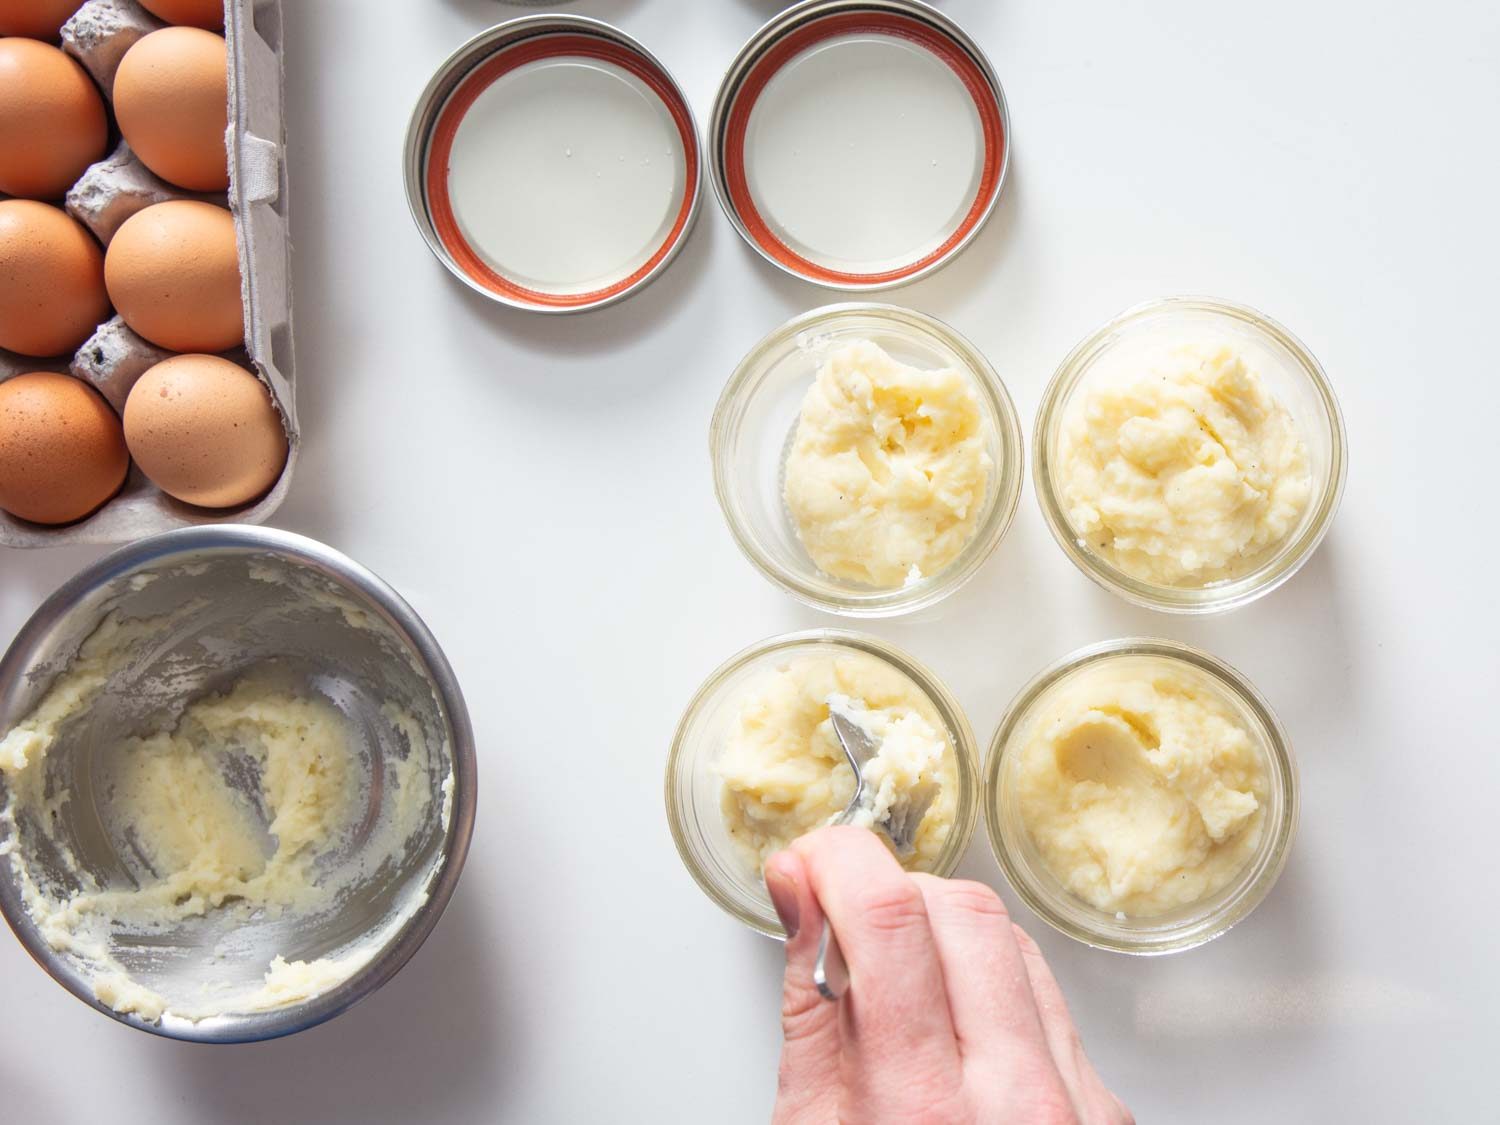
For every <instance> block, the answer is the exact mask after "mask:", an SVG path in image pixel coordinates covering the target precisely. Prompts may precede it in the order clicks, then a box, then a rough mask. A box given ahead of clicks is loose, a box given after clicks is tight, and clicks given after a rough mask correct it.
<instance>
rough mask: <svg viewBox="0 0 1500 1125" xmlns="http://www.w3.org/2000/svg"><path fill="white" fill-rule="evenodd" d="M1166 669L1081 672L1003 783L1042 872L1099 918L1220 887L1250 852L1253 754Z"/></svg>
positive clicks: (1189, 682)
mask: <svg viewBox="0 0 1500 1125" xmlns="http://www.w3.org/2000/svg"><path fill="white" fill-rule="evenodd" d="M1222 690H1223V689H1221V688H1219V687H1218V686H1217V685H1215V684H1214V683H1213V682H1212V681H1210V680H1208V679H1207V678H1206V677H1205V676H1204V675H1203V674H1202V673H1200V672H1197V671H1196V670H1195V669H1192V668H1190V667H1188V666H1186V665H1182V664H1180V663H1178V662H1176V661H1172V660H1164V659H1161V658H1154V657H1123V658H1117V659H1114V660H1108V661H1102V662H1099V663H1095V664H1092V665H1088V666H1086V667H1084V668H1083V669H1081V670H1080V671H1079V672H1078V673H1077V674H1075V675H1074V676H1073V677H1072V678H1071V679H1068V680H1064V681H1062V682H1061V684H1060V685H1059V686H1058V687H1057V688H1055V689H1054V690H1053V692H1052V693H1051V694H1050V695H1048V696H1044V697H1043V699H1042V700H1041V701H1040V703H1039V705H1038V710H1037V712H1036V714H1035V715H1034V716H1033V717H1032V719H1031V720H1030V722H1029V724H1028V727H1027V728H1026V730H1025V731H1024V732H1023V733H1022V738H1023V740H1024V741H1023V744H1022V747H1021V751H1020V755H1021V756H1020V760H1019V762H1018V765H1017V773H1016V775H1015V783H1016V786H1017V790H1016V791H1017V796H1018V799H1019V807H1020V812H1021V820H1022V823H1023V824H1024V825H1025V827H1026V831H1027V832H1028V833H1029V834H1030V836H1031V839H1032V842H1033V843H1034V844H1035V845H1036V847H1037V850H1038V851H1039V852H1040V854H1041V857H1042V860H1043V862H1044V863H1045V864H1046V865H1047V868H1048V869H1049V870H1050V871H1051V872H1052V874H1053V875H1055V876H1056V877H1057V879H1058V880H1059V881H1060V882H1061V883H1062V884H1063V885H1064V886H1065V887H1067V889H1068V890H1069V891H1071V892H1072V893H1073V894H1075V895H1077V896H1078V897H1079V898H1081V899H1083V900H1084V901H1085V902H1087V903H1089V904H1090V905H1092V906H1095V907H1098V908H1099V909H1100V910H1106V911H1110V912H1111V913H1122V914H1125V915H1127V916H1133V917H1151V916H1154V915H1158V914H1165V913H1167V912H1168V911H1171V910H1175V909H1177V908H1178V907H1182V906H1187V905H1190V904H1192V903H1195V902H1198V901H1200V900H1202V899H1205V898H1208V897H1209V896H1211V895H1213V894H1215V893H1217V892H1218V891H1220V890H1222V889H1223V888H1224V887H1226V886H1228V885H1229V884H1230V883H1231V882H1232V881H1233V880H1234V879H1235V877H1236V876H1238V875H1239V873H1240V872H1241V871H1242V870H1243V869H1244V867H1245V865H1246V864H1247V863H1248V862H1249V861H1250V859H1251V858H1252V857H1253V856H1254V854H1255V851H1256V849H1257V847H1258V846H1259V845H1260V838H1261V831H1262V822H1263V820H1264V818H1265V804H1266V800H1267V768H1266V760H1265V752H1264V750H1263V748H1262V747H1261V746H1260V745H1259V744H1258V743H1257V740H1256V738H1255V737H1254V736H1253V735H1252V734H1251V733H1250V731H1248V730H1246V729H1245V726H1244V724H1243V723H1242V721H1241V720H1240V718H1239V717H1238V716H1237V715H1236V714H1235V712H1234V711H1233V710H1232V709H1231V707H1230V705H1229V703H1228V702H1227V700H1225V699H1224V698H1223V697H1222V696H1221V694H1220V693H1221V692H1222Z"/></svg>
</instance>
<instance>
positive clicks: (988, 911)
mask: <svg viewBox="0 0 1500 1125" xmlns="http://www.w3.org/2000/svg"><path fill="white" fill-rule="evenodd" d="M943 897H944V898H945V899H946V900H947V903H948V905H949V906H951V907H953V908H955V909H956V910H958V911H961V912H963V913H965V914H972V915H974V916H975V917H976V918H979V919H982V920H986V921H997V922H1009V921H1010V912H1009V911H1008V910H1006V909H1005V903H1004V902H1002V901H1001V900H1000V896H999V895H998V894H996V893H995V889H994V888H993V887H987V886H985V885H984V884H983V883H976V882H974V881H972V880H970V879H956V880H953V881H952V882H950V883H949V884H948V886H947V888H946V889H945V891H944V894H943Z"/></svg>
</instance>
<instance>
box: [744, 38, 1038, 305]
mask: <svg viewBox="0 0 1500 1125" xmlns="http://www.w3.org/2000/svg"><path fill="white" fill-rule="evenodd" d="M961 40H962V33H960V32H958V31H957V29H956V28H952V27H951V26H950V25H949V24H947V22H946V21H945V20H943V19H941V17H937V16H933V15H919V14H917V13H907V12H898V11H890V10H886V9H879V10H874V11H865V10H862V9H861V10H852V11H840V12H835V13H832V14H829V15H826V16H822V17H819V18H815V19H812V20H808V21H802V22H798V21H797V20H791V19H789V21H788V25H787V27H785V28H784V29H782V30H781V31H780V32H779V33H774V34H772V35H771V37H770V38H769V39H768V40H767V41H766V42H764V43H762V44H757V45H756V47H755V48H754V50H755V51H756V54H755V55H754V57H753V58H752V59H751V61H750V62H749V63H748V65H746V66H745V67H744V69H743V70H742V72H741V73H740V76H739V78H738V85H737V87H736V88H735V90H734V93H733V95H732V97H731V100H730V102H729V104H728V108H727V110H726V111H725V112H724V114H723V117H722V119H721V120H720V122H719V128H718V129H716V141H715V143H716V144H717V145H718V147H719V154H720V161H721V170H722V173H723V179H724V183H723V187H724V188H725V192H724V194H725V197H726V207H728V209H729V210H730V212H731V215H732V216H733V217H734V218H735V219H736V220H737V225H738V226H740V228H741V233H742V234H744V236H745V237H746V238H747V239H748V240H749V241H750V242H751V244H752V245H754V246H755V247H756V248H757V249H759V250H760V251H761V253H763V254H764V255H765V256H766V257H768V258H770V259H771V260H772V261H774V262H776V263H777V264H779V265H781V266H782V267H784V268H786V269H787V270H789V271H790V272H792V273H796V274H799V275H800V276H803V277H806V278H808V279H809V280H812V281H818V282H822V283H824V284H829V285H833V286H836V287H841V288H851V289H858V288H879V287H881V286H883V285H891V284H896V283H899V282H900V281H903V280H907V279H909V278H911V277H914V276H916V275H917V274H920V273H922V272H925V271H926V270H927V269H929V268H931V267H933V266H934V265H935V264H937V263H939V262H941V261H943V260H945V259H946V258H947V257H948V256H950V255H951V254H953V253H956V252H957V250H958V249H959V248H960V247H962V246H963V245H964V244H965V243H966V242H967V241H968V239H969V238H970V237H972V235H973V233H974V231H975V230H976V229H977V228H978V226H979V225H980V224H981V223H982V222H983V221H984V219H985V218H986V217H987V216H988V214H989V212H990V210H991V208H992V207H993V204H994V201H995V199H996V198H997V197H998V195H999V191H1000V184H1001V180H1002V178H1003V174H1004V167H1005V156H1006V149H1007V144H1008V138H1007V136H1006V125H1005V110H1004V106H1003V102H1002V99H1001V95H1000V93H999V90H998V87H997V85H996V84H995V83H994V81H993V79H992V78H991V77H990V75H989V71H988V66H987V64H984V63H983V62H982V59H981V58H980V57H979V56H978V55H977V54H976V53H974V52H973V51H972V50H971V49H970V48H969V47H968V46H967V45H966V44H965V42H963V41H961Z"/></svg>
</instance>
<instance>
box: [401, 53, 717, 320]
mask: <svg viewBox="0 0 1500 1125" xmlns="http://www.w3.org/2000/svg"><path fill="white" fill-rule="evenodd" d="M564 56H566V57H570V58H586V59H599V60H601V61H602V62H607V63H612V64H614V65H615V66H618V67H619V68H620V69H622V70H625V71H628V72H629V73H630V74H633V75H634V76H635V77H636V78H639V79H640V80H641V81H642V82H644V83H645V84H646V85H647V86H648V87H649V88H650V89H651V91H652V92H653V93H654V94H656V96H657V97H658V98H660V99H661V101H662V104H663V105H665V106H666V107H667V111H668V112H669V113H671V115H672V120H673V121H674V122H676V124H677V133H678V136H679V137H681V139H682V154H683V163H684V165H685V166H686V169H687V179H686V182H685V185H684V187H685V190H684V191H683V195H682V206H681V208H679V209H678V212H677V219H676V221H675V222H674V223H673V225H672V229H671V231H670V232H669V233H668V234H667V237H666V240H665V241H663V243H662V244H661V246H660V247H659V248H658V249H657V251H656V253H654V254H652V255H651V257H650V258H649V259H648V260H647V261H646V263H645V264H644V265H642V266H641V267H640V268H639V269H637V270H636V271H635V272H634V273H632V274H631V275H630V276H629V277H626V278H622V279H621V280H619V281H617V282H615V283H614V284H613V285H609V286H606V287H605V288H603V289H595V290H593V291H592V292H588V293H565V294H560V293H545V292H542V291H541V290H537V289H531V288H528V287H526V286H524V285H518V284H516V283H515V282H514V281H511V280H510V279H509V278H507V277H505V276H503V275H502V274H499V273H497V272H496V271H495V270H494V269H492V268H491V267H490V266H489V264H488V263H486V262H485V261H484V260H483V259H482V258H480V256H479V255H478V254H477V253H476V252H475V250H474V248H473V247H472V246H470V245H469V241H468V239H466V238H465V237H464V235H463V231H462V230H461V229H460V228H459V225H458V219H457V217H456V216H455V215H454V213H453V202H452V200H451V199H450V198H449V195H448V162H449V160H450V158H451V157H452V154H453V138H454V137H455V136H456V135H457V133H458V127H459V126H460V125H461V124H462V123H463V119H464V116H465V115H466V114H467V113H468V112H469V109H470V107H471V106H473V104H474V101H475V99H476V98H478V97H479V95H480V94H482V93H484V91H485V90H487V89H489V88H490V86H492V85H494V84H495V82H496V81H498V80H499V79H500V78H502V77H504V76H505V75H506V74H509V73H510V72H511V71H513V70H515V69H516V68H517V67H521V66H525V65H526V64H527V63H532V62H537V61H538V60H541V59H550V58H560V57H564ZM426 172H427V175H426V182H427V211H428V214H429V215H430V216H431V217H432V225H433V229H434V230H436V231H437V236H438V239H439V241H441V242H442V244H443V249H445V250H446V251H448V253H449V255H450V256H451V257H452V258H453V260H454V261H455V262H456V263H457V264H458V266H459V268H460V269H461V270H463V272H464V273H465V274H467V275H468V276H469V277H470V278H471V279H473V280H474V281H476V282H478V283H479V284H480V285H482V286H484V287H485V288H486V289H489V290H491V291H493V292H495V293H498V294H500V295H501V296H502V297H507V298H509V299H510V300H512V301H517V302H520V303H524V304H529V305H537V306H541V307H544V308H558V309H566V308H577V307H579V306H582V305H592V304H596V303H598V302H600V301H605V300H608V299H609V298H611V297H617V296H619V295H620V294H621V293H624V292H625V291H626V290H628V289H631V288H632V287H634V286H635V285H637V284H639V283H640V282H641V281H643V280H644V279H645V278H646V277H648V276H650V274H651V272H652V271H653V270H654V269H656V267H657V266H659V265H660V264H661V263H662V260H663V259H664V258H666V256H667V255H668V254H670V253H671V252H672V248H673V247H674V246H676V245H677V242H678V241H679V240H680V239H681V238H682V235H683V232H684V231H685V230H686V229H687V224H688V219H689V218H690V217H691V215H692V213H693V201H694V199H695V198H696V197H697V194H698V145H697V138H696V137H695V135H694V133H693V118H692V115H691V114H690V113H689V112H688V108H687V105H686V104H685V103H684V102H683V100H682V98H681V97H680V96H679V95H678V93H677V91H676V89H675V88H674V87H673V85H672V82H671V80H670V79H669V78H667V76H666V75H665V74H664V73H662V72H661V70H659V69H658V68H657V67H655V66H653V65H652V64H651V62H650V61H649V60H647V59H645V58H642V57H641V56H640V55H638V54H636V53H635V52H634V51H632V50H630V49H629V48H628V47H625V46H622V45H621V44H618V43H615V42H613V41H611V40H608V39H602V38H599V37H596V36H592V35H541V36H537V37H536V38H535V39H527V40H523V41H522V42H520V43H517V44H515V45H514V46H511V47H507V48H505V49H503V50H501V51H500V52H499V53H498V54H496V55H495V56H494V57H493V58H491V59H489V60H487V61H485V62H483V63H480V64H479V65H478V66H477V67H475V68H474V70H473V71H472V72H471V73H470V74H469V75H468V76H467V77H466V78H465V79H464V80H463V82H462V83H461V84H460V85H459V87H458V89H456V90H455V91H454V92H453V94H452V96H451V97H449V99H448V103H447V104H446V105H445V106H443V110H442V113H440V114H439V115H438V119H437V123H436V125H434V126H433V130H432V139H431V142H430V143H429V145H428V149H427V169H426Z"/></svg>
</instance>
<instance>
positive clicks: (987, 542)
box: [709, 304, 1023, 617]
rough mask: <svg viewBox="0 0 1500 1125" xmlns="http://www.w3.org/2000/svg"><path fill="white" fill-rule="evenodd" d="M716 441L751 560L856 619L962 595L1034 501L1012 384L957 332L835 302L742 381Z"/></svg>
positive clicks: (716, 427) (773, 342) (779, 337)
mask: <svg viewBox="0 0 1500 1125" xmlns="http://www.w3.org/2000/svg"><path fill="white" fill-rule="evenodd" d="M709 443H710V447H711V452H712V455H713V469H714V488H715V492H716V494H717V496H718V500H719V505H720V507H721V508H722V509H723V511H724V516H725V519H726V520H727V521H728V523H729V528H730V531H731V532H732V533H733V535H734V538H735V542H736V543H737V544H738V545H739V547H740V549H741V550H742V551H743V552H744V554H745V556H746V557H747V558H749V559H750V561H751V562H752V563H754V564H755V566H756V568H757V569H758V570H760V572H761V573H762V574H764V575H765V576H766V577H767V578H769V579H770V580H771V581H772V582H774V583H776V584H777V585H778V586H780V587H781V588H782V589H784V590H785V591H787V592H788V593H789V594H791V595H792V596H793V597H796V598H798V599H799V600H801V601H803V602H806V603H808V604H809V605H812V606H815V607H817V608H819V609H824V610H828V611H829V612H832V613H838V614H843V615H846V616H854V617H884V616H891V615H895V614H900V613H907V612H911V611H913V610H917V609H921V608H923V607H926V606H930V605H932V604H934V603H935V602H937V601H939V600H940V599H941V598H943V597H946V596H947V595H948V594H950V593H952V592H953V591H954V590H956V589H957V588H958V587H959V586H961V585H962V584H963V583H964V582H965V581H967V580H968V579H969V578H971V577H972V576H973V575H974V573H975V572H976V571H977V570H978V569H979V567H980V566H981V565H982V564H983V563H984V561H985V559H987V558H988V557H989V555H990V554H991V553H992V552H993V551H994V549H995V547H996V546H997V545H998V543H999V542H1000V539H1001V538H1002V537H1003V536H1004V534H1005V531H1006V529H1007V528H1008V527H1009V526H1010V521H1011V517H1012V516H1013V515H1014V514H1015V509H1016V503H1017V500H1018V498H1019V496H1020V490H1021V475H1022V460H1023V438H1022V435H1021V429H1020V424H1019V421H1018V420H1017V417H1016V412H1015V408H1014V407H1013V406H1012V404H1011V401H1010V396H1009V395H1008V394H1007V393H1006V390H1005V387H1004V385H1003V384H1002V383H1001V382H1000V379H999V377H998V376H997V375H996V374H995V372H994V370H993V369H992V368H991V367H990V365H989V363H988V362H987V361H986V360H985V359H984V357H983V356H982V355H980V354H979V352H978V350H977V349H976V348H975V347H974V346H973V345H972V344H971V343H969V342H968V341H967V340H965V339H964V338H963V337H962V336H960V335H959V334H958V333H956V332H954V331H953V330H952V329H951V328H949V327H948V326H947V325H945V324H943V323H941V322H940V321H937V320H934V319H933V318H931V317H928V316H924V315H922V314H921V313H917V312H913V311H911V310H909V309H902V308H897V307H895V306H891V305H879V304H844V305H830V306H827V307H825V308H821V309H815V310H813V311H812V312H809V313H806V314H804V315H802V316H799V317H795V318H793V319H792V320H790V321H788V322H787V323H786V324H784V325H782V326H781V327H780V328H778V329H777V330H776V331H775V332H772V333H771V334H770V335H769V336H767V337H766V338H765V339H764V340H762V341H761V342H760V343H759V344H758V345H756V347H755V348H754V350H752V351H751V352H750V354H749V355H748V356H747V357H746V358H745V360H744V361H743V362H742V363H741V364H740V365H739V367H738V368H737V369H736V371H735V372H734V374H733V376H731V378H730V380H729V383H728V385H727V386H726V387H725V389H724V392H723V394H722V396H721V397H720V399H719V404H718V407H717V409H716V410H715V411H714V417H713V423H712V426H711V429H710V433H709Z"/></svg>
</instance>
